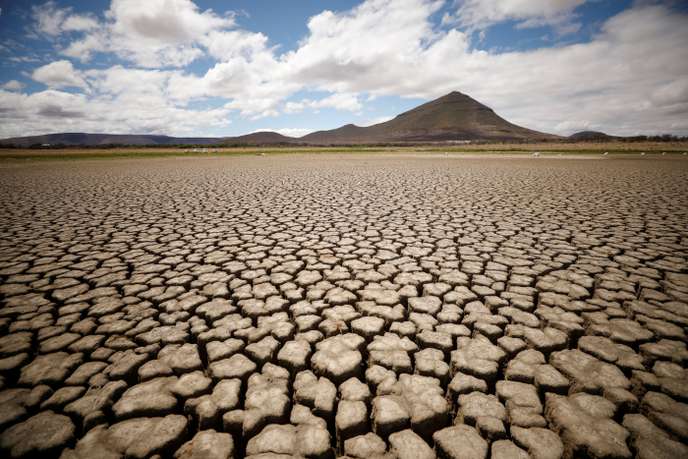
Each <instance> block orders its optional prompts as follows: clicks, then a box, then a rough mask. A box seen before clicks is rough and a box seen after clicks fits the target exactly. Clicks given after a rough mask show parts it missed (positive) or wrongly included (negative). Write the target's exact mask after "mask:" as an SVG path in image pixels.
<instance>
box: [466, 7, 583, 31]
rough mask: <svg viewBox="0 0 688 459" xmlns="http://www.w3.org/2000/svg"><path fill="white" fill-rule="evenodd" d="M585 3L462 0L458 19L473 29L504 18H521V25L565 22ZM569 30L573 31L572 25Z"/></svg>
mask: <svg viewBox="0 0 688 459" xmlns="http://www.w3.org/2000/svg"><path fill="white" fill-rule="evenodd" d="M583 3H585V0H463V1H462V2H460V4H459V8H458V10H457V12H456V20H458V22H459V23H460V24H462V25H463V26H467V27H472V28H482V27H487V26H489V25H492V24H496V23H498V22H502V21H505V20H516V21H520V23H519V27H538V26H542V25H548V24H549V25H562V24H566V23H569V22H570V21H571V19H572V18H573V15H572V13H573V10H575V9H576V8H577V7H579V6H580V5H582V4H583ZM568 30H572V29H571V28H570V26H569V28H568ZM574 31H575V30H574Z"/></svg>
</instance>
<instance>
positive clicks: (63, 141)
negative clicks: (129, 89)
mask: <svg viewBox="0 0 688 459" xmlns="http://www.w3.org/2000/svg"><path fill="white" fill-rule="evenodd" d="M298 142H299V141H298V140H297V139H293V138H291V137H287V136H284V135H282V134H278V133H277V132H253V133H251V134H246V135H242V136H238V137H170V136H166V135H146V134H141V135H128V134H85V133H81V132H66V133H61V134H45V135H35V136H29V137H14V138H10V139H3V140H0V145H13V146H16V147H31V146H41V145H43V146H53V147H54V146H61V145H64V146H79V147H98V146H108V145H137V146H156V145H159V146H170V145H220V144H227V145H279V144H292V143H298Z"/></svg>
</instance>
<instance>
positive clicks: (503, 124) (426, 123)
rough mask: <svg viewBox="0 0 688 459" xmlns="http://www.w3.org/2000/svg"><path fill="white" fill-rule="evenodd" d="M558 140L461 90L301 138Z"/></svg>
mask: <svg viewBox="0 0 688 459" xmlns="http://www.w3.org/2000/svg"><path fill="white" fill-rule="evenodd" d="M556 139H560V137H557V136H555V135H551V134H544V133H542V132H537V131H533V130H531V129H526V128H523V127H521V126H517V125H515V124H512V123H510V122H508V121H506V120H505V119H504V118H502V117H500V116H499V115H497V114H496V113H495V112H494V111H493V110H492V109H491V108H489V107H487V106H485V105H483V104H481V103H480V102H478V101H476V100H475V99H473V98H471V97H469V96H467V95H465V94H462V93H460V92H457V91H454V92H451V93H449V94H447V95H445V96H442V97H440V98H439V99H435V100H433V101H431V102H427V103H425V104H423V105H420V106H418V107H416V108H414V109H412V110H409V111H407V112H404V113H402V114H401V115H398V116H397V117H395V118H394V119H392V120H390V121H386V122H384V123H380V124H374V125H372V126H368V127H359V126H355V125H353V124H347V125H346V126H342V127H340V128H338V129H333V130H330V131H318V132H313V133H311V134H308V135H306V136H304V137H302V138H301V140H303V141H305V142H307V143H312V144H350V143H387V142H389V143H395V142H418V143H422V142H442V141H445V142H446V141H461V140H474V141H475V140H487V141H542V140H556Z"/></svg>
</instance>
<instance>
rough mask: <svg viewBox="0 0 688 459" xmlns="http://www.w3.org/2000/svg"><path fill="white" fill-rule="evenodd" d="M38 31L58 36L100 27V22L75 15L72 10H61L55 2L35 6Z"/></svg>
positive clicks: (33, 9)
mask: <svg viewBox="0 0 688 459" xmlns="http://www.w3.org/2000/svg"><path fill="white" fill-rule="evenodd" d="M31 11H32V14H33V17H34V19H35V21H36V29H37V30H38V31H39V32H40V33H42V34H46V35H50V36H56V35H59V34H61V33H64V32H84V31H88V30H92V29H95V28H96V27H98V21H97V20H96V19H95V18H93V17H91V16H89V15H83V14H74V13H73V9H72V8H69V7H67V8H60V7H58V6H57V4H56V3H55V2H54V1H50V2H47V3H44V4H42V5H36V6H33V7H32V9H31Z"/></svg>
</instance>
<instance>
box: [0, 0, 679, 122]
mask: <svg viewBox="0 0 688 459" xmlns="http://www.w3.org/2000/svg"><path fill="white" fill-rule="evenodd" d="M129 1H133V0H113V1H112V4H111V6H110V9H109V10H108V11H107V13H106V15H105V17H104V19H103V21H102V22H101V23H100V25H99V27H98V28H95V29H90V30H87V31H84V32H80V33H81V36H80V37H79V38H77V39H71V40H70V43H69V45H68V46H67V47H66V48H64V49H62V52H64V53H65V54H67V55H69V56H72V57H75V58H76V57H81V58H84V56H86V57H87V56H88V55H89V54H90V53H93V52H95V51H103V52H110V53H114V54H116V55H117V56H119V57H121V58H123V59H125V61H124V63H123V64H122V65H115V66H112V67H110V68H108V69H90V70H84V71H78V70H76V69H74V67H73V66H72V65H71V64H70V63H69V62H68V61H57V62H53V63H51V64H48V65H46V66H43V67H40V68H38V69H36V70H35V71H34V73H33V78H34V79H35V80H36V81H40V82H42V83H45V84H46V85H48V86H49V88H52V90H56V89H59V88H66V87H73V88H81V89H84V91H86V94H82V95H80V96H79V97H82V98H83V99H78V100H77V99H72V98H70V97H65V98H63V99H59V98H56V101H53V105H58V106H59V110H58V109H56V108H55V107H48V108H45V107H44V108H43V109H41V110H43V111H42V112H41V110H39V109H36V108H35V104H36V103H37V102H36V99H37V98H36V97H34V96H36V94H41V93H34V94H18V93H17V92H10V91H9V89H11V88H7V87H5V88H3V89H4V91H2V92H0V104H2V105H8V104H9V105H10V106H11V105H12V103H11V102H8V101H13V100H15V99H16V98H18V97H19V98H21V97H23V98H26V100H27V101H28V100H32V101H33V102H32V103H33V104H34V105H31V104H28V102H26V103H25V104H24V105H21V104H20V105H18V106H19V107H27V110H28V111H29V112H30V113H31V114H32V116H35V117H37V119H38V122H39V121H40V118H41V117H42V116H48V115H51V116H53V118H56V116H55V115H60V114H62V115H64V114H67V113H80V114H83V116H82V117H81V118H80V120H79V122H80V123H85V124H86V125H87V126H101V127H100V128H99V129H97V130H99V131H104V130H112V129H113V128H114V129H115V130H116V131H117V132H122V131H123V130H124V131H126V129H128V128H129V127H131V126H132V125H133V124H134V122H135V121H136V120H141V123H140V124H138V126H139V128H138V132H144V131H145V129H152V130H153V131H155V132H159V130H163V132H167V133H172V132H171V130H173V129H177V130H179V131H183V130H184V129H186V128H193V127H194V126H195V127H200V126H203V123H207V125H219V124H218V123H220V124H222V123H227V122H228V121H227V120H228V118H229V116H230V114H231V113H235V114H236V113H237V112H238V114H239V115H240V116H244V117H247V118H251V119H254V118H260V117H265V116H273V115H278V114H280V113H285V112H286V113H294V112H299V111H303V110H318V109H322V108H326V107H329V108H335V109H339V110H348V111H352V112H356V113H358V112H361V111H362V109H363V108H364V106H365V105H366V104H368V103H371V102H370V100H371V99H372V98H375V97H376V96H401V97H408V98H422V99H432V98H435V97H438V96H440V95H443V94H446V93H448V92H450V91H453V90H460V91H462V92H464V93H467V94H469V95H471V96H473V97H474V98H476V99H478V100H479V101H481V102H484V103H486V104H487V105H489V106H490V107H492V108H494V109H495V110H496V111H497V112H498V113H499V114H501V115H502V116H504V117H505V118H507V119H509V120H510V121H513V122H516V123H518V124H522V125H524V126H527V127H531V128H533V129H539V130H543V131H547V132H554V133H560V134H569V133H571V132H573V131H575V130H579V129H583V128H585V129H599V130H603V131H607V132H609V133H612V134H620V135H632V134H636V133H658V132H675V133H683V134H686V133H688V80H687V79H686V75H688V59H685V58H683V57H682V54H685V52H684V51H683V49H684V48H685V43H688V27H687V25H688V16H687V15H686V14H685V13H680V12H677V11H674V10H671V9H670V7H669V6H666V5H656V4H649V5H648V4H637V5H635V6H633V7H631V8H629V9H627V10H625V11H624V12H622V13H620V14H618V15H616V16H614V17H612V18H611V19H609V20H607V21H606V22H605V23H604V24H603V25H602V27H601V29H600V31H599V32H598V33H597V34H596V35H594V36H593V37H592V38H591V39H590V40H589V41H588V42H584V43H577V44H571V45H560V46H557V47H549V48H539V49H532V50H528V51H513V52H494V51H487V50H483V49H480V46H479V45H480V43H474V42H472V41H471V40H472V36H473V34H472V31H471V27H477V26H479V25H480V26H481V27H482V26H483V25H481V24H489V23H494V22H499V21H504V20H516V21H520V22H519V23H520V24H521V25H522V26H523V27H527V26H529V25H532V24H535V23H536V22H537V21H545V22H550V23H554V22H556V21H558V20H559V19H561V18H562V17H565V16H566V15H568V14H570V13H574V10H575V8H576V7H577V6H578V5H579V4H581V3H582V0H581V1H578V0H568V1H566V0H562V1H550V2H544V1H539V0H538V1H533V2H521V1H513V0H508V1H504V2H501V1H500V2H493V1H485V2H482V1H481V2H477V1H473V0H467V1H465V2H463V3H461V4H459V5H458V6H457V9H456V10H455V11H456V14H457V17H458V18H462V19H461V21H463V23H459V25H458V26H456V27H447V23H445V24H444V25H443V26H440V24H437V22H438V20H439V19H438V18H437V17H436V13H437V12H438V11H439V10H440V8H441V7H442V6H443V5H445V2H443V1H442V0H368V1H365V2H364V3H362V4H360V5H359V6H357V7H355V8H352V9H351V10H347V11H341V12H334V11H323V12H322V13H320V14H317V15H315V16H313V17H312V18H310V19H309V21H308V23H307V26H308V32H307V34H306V36H305V37H303V39H302V40H301V41H300V42H299V43H298V46H297V47H296V48H295V49H293V50H291V51H288V52H280V50H279V48H277V47H275V46H273V45H271V44H270V41H269V39H268V37H266V36H265V35H264V34H262V33H260V32H252V31H246V30H242V29H239V28H237V26H236V24H235V22H234V18H233V17H232V16H231V15H226V14H225V15H221V14H219V13H215V12H213V11H211V10H205V11H202V10H200V9H199V8H198V7H197V6H196V5H195V4H193V3H192V2H191V1H189V0H166V1H163V0H160V1H158V0H151V1H150V2H145V3H143V4H139V6H140V7H139V8H131V4H130V3H127V2H129ZM49 5H50V4H49ZM53 6H54V5H53ZM163 6H166V7H165V8H163ZM125 7H128V8H125ZM60 11H61V10H60ZM61 14H62V13H60V12H59V11H57V12H56V16H57V17H58V18H59V20H58V21H56V22H51V21H48V20H47V19H44V20H43V22H42V23H41V22H40V19H39V20H38V24H39V28H43V29H44V33H46V34H49V33H52V32H55V33H58V34H59V33H63V32H62V31H64V30H67V28H70V27H71V28H74V30H76V29H75V28H76V27H78V25H77V26H75V25H74V23H70V12H69V11H68V12H67V13H65V15H62V16H61ZM164 21H168V22H167V23H165V24H158V22H164ZM55 24H57V25H55ZM65 24H72V25H68V26H65ZM77 24H78V21H77ZM169 24H173V26H170V25H169ZM461 24H463V25H461ZM560 24H563V22H562V23H560ZM121 37H124V38H123V40H121V41H120V40H119V39H115V38H121ZM127 37H129V38H128V39H127ZM137 46H138V48H137ZM200 55H206V56H207V57H209V58H210V59H213V60H214V62H213V63H211V65H210V68H209V69H208V70H207V71H206V72H205V73H202V74H195V73H192V72H190V71H189V70H187V69H184V66H185V65H186V64H188V63H189V62H191V61H192V60H193V59H195V58H196V57H197V56H200ZM129 63H133V64H134V65H135V66H137V67H138V68H131V67H129ZM175 66H179V67H182V68H175ZM81 67H83V65H82V66H81ZM87 90H88V91H90V92H88V91H87ZM13 91H17V89H14V90H13ZM299 91H306V92H316V93H317V92H324V93H326V95H325V96H323V97H321V98H316V97H312V98H306V99H301V100H296V101H294V100H292V101H289V100H290V99H291V98H293V97H294V95H295V94H296V93H298V92H299ZM42 93H46V91H42ZM65 94H67V93H65ZM45 97H46V96H45V94H43V95H42V96H41V98H45ZM61 97H62V96H61ZM206 99H212V100H213V101H214V103H213V106H214V107H217V106H218V105H219V108H212V109H208V108H206V109H203V108H197V109H190V108H189V107H198V106H202V105H203V104H202V102H203V101H204V100H206ZM22 100H24V99H22ZM79 100H81V102H79ZM288 101H289V102H288ZM192 102H193V103H192ZM218 102H219V103H218ZM26 104H28V105H26ZM17 110H18V109H17ZM17 110H12V111H11V113H14V114H15V115H16V116H20V111H17ZM103 110H106V111H107V110H110V111H114V112H118V113H126V114H127V116H129V117H130V118H129V119H128V120H125V119H124V117H121V116H120V115H119V114H111V113H108V114H103V113H104V112H103ZM3 113H4V112H3ZM41 113H43V114H41ZM3 116H5V117H7V115H6V114H4V115H3ZM183 116H191V117H193V119H190V120H183V119H182V118H183ZM57 118H59V116H58V117H57ZM63 118H66V116H65V117H63ZM22 119H26V118H22ZM6 120H7V118H6ZM64 122H66V121H64ZM116 122H121V123H122V125H121V126H120V127H119V128H117V125H116V124H115V123H116ZM89 123H90V124H89ZM99 123H100V124H99ZM37 125H40V124H37ZM29 127H30V126H29ZM12 129H16V130H17V131H12ZM84 129H85V128H84ZM84 129H82V130H84ZM0 132H5V133H8V134H21V133H23V132H24V131H23V130H22V129H21V123H19V122H14V123H12V122H11V120H10V123H9V124H5V125H3V126H2V127H0ZM175 132H176V131H175Z"/></svg>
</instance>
